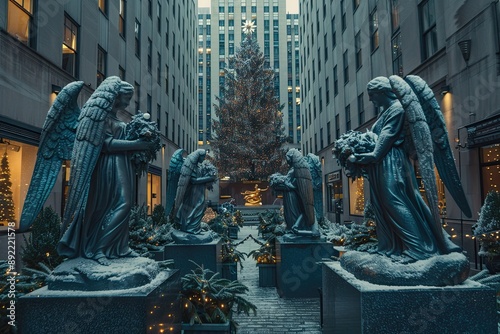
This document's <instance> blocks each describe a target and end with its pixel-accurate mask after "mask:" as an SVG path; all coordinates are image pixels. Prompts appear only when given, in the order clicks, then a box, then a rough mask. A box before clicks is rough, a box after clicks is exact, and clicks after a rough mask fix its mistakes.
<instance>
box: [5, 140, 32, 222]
mask: <svg viewBox="0 0 500 334" xmlns="http://www.w3.org/2000/svg"><path fill="white" fill-rule="evenodd" d="M36 155H37V147H36V146H32V145H28V144H25V143H21V142H17V141H14V140H9V139H5V138H3V139H2V140H1V141H0V196H1V198H2V201H1V202H2V203H0V204H2V205H1V206H2V209H7V210H0V226H1V225H3V224H2V223H6V222H12V221H13V222H15V223H16V228H18V227H19V218H20V217H21V212H22V208H23V205H24V200H25V194H26V193H27V192H28V186H29V183H30V178H31V175H32V174H33V169H34V168H35V161H36ZM2 192H6V194H3V193H2Z"/></svg>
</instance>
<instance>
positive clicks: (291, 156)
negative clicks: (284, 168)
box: [286, 148, 307, 167]
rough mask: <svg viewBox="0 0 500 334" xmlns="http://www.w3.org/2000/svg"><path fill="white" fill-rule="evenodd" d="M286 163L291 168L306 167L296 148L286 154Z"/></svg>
mask: <svg viewBox="0 0 500 334" xmlns="http://www.w3.org/2000/svg"><path fill="white" fill-rule="evenodd" d="M286 162H288V165H290V166H291V167H304V166H306V167H307V162H306V161H305V159H304V157H303V156H302V153H300V151H299V150H297V149H296V148H292V149H290V150H288V152H286Z"/></svg>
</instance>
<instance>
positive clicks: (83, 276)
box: [47, 257, 160, 291]
mask: <svg viewBox="0 0 500 334" xmlns="http://www.w3.org/2000/svg"><path fill="white" fill-rule="evenodd" d="M109 262H110V265H109V266H104V265H102V264H99V263H98V262H97V261H95V260H91V259H85V258H75V259H69V260H66V261H64V262H63V263H61V264H60V265H59V266H57V267H56V268H55V269H54V271H53V272H52V274H51V275H50V276H49V277H48V278H47V283H48V289H49V290H82V291H102V290H123V289H132V288H136V287H140V286H144V285H146V284H149V283H150V282H152V281H153V280H154V279H155V278H156V276H157V275H158V273H159V272H160V267H159V265H158V262H156V261H154V260H151V259H148V258H145V257H122V258H118V259H110V260H109Z"/></svg>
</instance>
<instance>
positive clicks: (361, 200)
mask: <svg viewBox="0 0 500 334" xmlns="http://www.w3.org/2000/svg"><path fill="white" fill-rule="evenodd" d="M348 184H349V211H350V212H349V213H350V214H351V215H353V216H362V215H363V212H364V209H365V182H364V178H362V177H358V178H357V179H356V180H354V181H352V182H348Z"/></svg>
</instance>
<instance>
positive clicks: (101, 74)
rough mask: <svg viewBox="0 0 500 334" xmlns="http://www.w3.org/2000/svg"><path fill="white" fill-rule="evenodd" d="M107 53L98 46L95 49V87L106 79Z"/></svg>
mask: <svg viewBox="0 0 500 334" xmlns="http://www.w3.org/2000/svg"><path fill="white" fill-rule="evenodd" d="M106 58H107V53H106V51H104V49H103V48H101V47H100V46H99V47H98V48H97V86H99V85H100V84H101V82H103V81H104V79H105V78H106V66H107V64H106V62H107V59H106Z"/></svg>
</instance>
